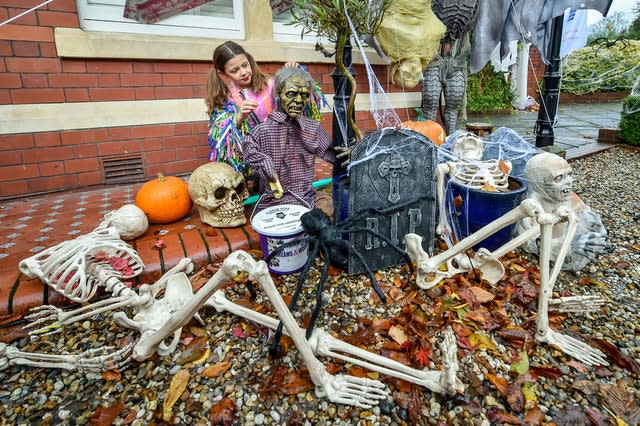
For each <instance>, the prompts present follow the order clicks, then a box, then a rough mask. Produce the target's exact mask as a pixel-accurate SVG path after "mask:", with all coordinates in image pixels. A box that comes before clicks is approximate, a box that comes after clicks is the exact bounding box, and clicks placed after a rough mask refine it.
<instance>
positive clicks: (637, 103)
mask: <svg viewBox="0 0 640 426" xmlns="http://www.w3.org/2000/svg"><path fill="white" fill-rule="evenodd" d="M620 139H622V140H623V141H624V142H626V143H628V144H629V145H640V96H629V97H627V98H625V99H624V101H623V102H622V118H621V120H620Z"/></svg>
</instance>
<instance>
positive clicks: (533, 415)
mask: <svg viewBox="0 0 640 426" xmlns="http://www.w3.org/2000/svg"><path fill="white" fill-rule="evenodd" d="M543 421H544V412H543V411H542V410H541V409H540V407H538V406H537V405H536V406H535V407H533V408H531V409H530V410H527V412H526V413H525V415H524V422H525V423H526V424H528V425H531V426H538V425H541V424H542V422H543Z"/></svg>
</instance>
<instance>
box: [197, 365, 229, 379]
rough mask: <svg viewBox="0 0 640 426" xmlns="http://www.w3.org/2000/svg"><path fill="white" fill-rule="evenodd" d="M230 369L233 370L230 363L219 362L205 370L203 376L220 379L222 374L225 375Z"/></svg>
mask: <svg viewBox="0 0 640 426" xmlns="http://www.w3.org/2000/svg"><path fill="white" fill-rule="evenodd" d="M229 368H231V363H230V362H219V363H217V364H213V365H210V366H209V367H207V368H205V369H204V371H203V372H202V375H203V376H205V377H211V378H214V377H218V376H219V375H220V374H223V373H224V372H225V371H227V370H228V369H229Z"/></svg>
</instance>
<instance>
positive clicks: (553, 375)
mask: <svg viewBox="0 0 640 426" xmlns="http://www.w3.org/2000/svg"><path fill="white" fill-rule="evenodd" d="M529 373H531V374H532V375H533V377H546V378H547V379H557V378H558V377H562V376H564V374H563V373H562V371H560V370H559V369H557V368H556V367H550V366H547V365H538V366H535V365H530V366H529Z"/></svg>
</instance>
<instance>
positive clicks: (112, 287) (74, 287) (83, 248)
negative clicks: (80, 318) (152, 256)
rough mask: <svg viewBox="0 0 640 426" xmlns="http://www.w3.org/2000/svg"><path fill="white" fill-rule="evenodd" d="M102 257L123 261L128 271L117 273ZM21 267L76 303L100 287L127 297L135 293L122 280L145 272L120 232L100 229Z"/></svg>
mask: <svg viewBox="0 0 640 426" xmlns="http://www.w3.org/2000/svg"><path fill="white" fill-rule="evenodd" d="M101 254H103V255H105V254H106V255H108V256H111V257H117V258H120V259H123V260H124V261H126V263H127V265H128V268H127V269H124V270H122V271H116V270H115V269H114V268H113V267H112V266H110V264H109V262H108V261H107V259H106V258H105V256H101ZM18 267H19V269H20V272H22V273H23V274H25V275H27V276H28V277H30V278H34V277H38V278H40V279H41V280H42V281H43V282H44V283H45V284H47V285H48V286H50V287H51V288H53V289H54V290H55V291H57V292H59V293H62V294H63V295H64V296H65V297H67V298H69V299H71V300H73V301H74V302H86V301H88V300H89V299H90V298H92V297H93V296H94V294H95V293H96V291H97V290H98V288H99V287H101V286H102V287H105V288H106V290H107V291H108V292H110V293H112V294H114V295H116V296H119V295H123V296H125V297H127V294H129V293H131V292H132V290H130V289H129V288H128V287H126V286H125V285H123V284H122V282H121V281H120V280H122V279H124V280H127V279H131V278H133V277H135V276H137V275H139V274H140V273H142V271H143V269H144V265H143V263H142V260H141V259H140V257H139V256H138V254H137V253H136V252H135V250H133V248H131V246H129V245H128V244H127V243H125V242H124V241H122V240H121V239H120V236H119V234H118V230H117V229H116V228H115V227H106V228H103V227H101V226H98V228H96V229H95V230H93V231H91V232H90V233H88V234H85V235H81V236H80V237H78V238H76V239H75V240H69V241H63V242H62V243H60V244H58V245H56V246H54V247H50V248H48V249H46V250H44V251H42V252H40V253H38V254H36V255H34V256H32V257H29V258H27V259H24V260H22V261H21V262H20V263H19V265H18ZM87 272H89V273H87Z"/></svg>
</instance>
